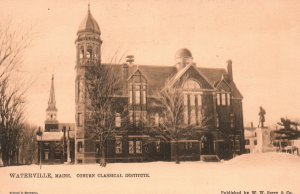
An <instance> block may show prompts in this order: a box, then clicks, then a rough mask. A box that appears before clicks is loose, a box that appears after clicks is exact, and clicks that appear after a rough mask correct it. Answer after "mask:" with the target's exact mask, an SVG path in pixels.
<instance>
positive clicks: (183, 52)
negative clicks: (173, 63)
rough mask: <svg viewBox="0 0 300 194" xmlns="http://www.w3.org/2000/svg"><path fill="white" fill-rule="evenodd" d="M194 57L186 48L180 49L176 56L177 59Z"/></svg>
mask: <svg viewBox="0 0 300 194" xmlns="http://www.w3.org/2000/svg"><path fill="white" fill-rule="evenodd" d="M190 57H192V53H191V51H189V50H188V49H186V48H182V49H179V50H178V51H177V52H176V54H175V59H177V58H190Z"/></svg>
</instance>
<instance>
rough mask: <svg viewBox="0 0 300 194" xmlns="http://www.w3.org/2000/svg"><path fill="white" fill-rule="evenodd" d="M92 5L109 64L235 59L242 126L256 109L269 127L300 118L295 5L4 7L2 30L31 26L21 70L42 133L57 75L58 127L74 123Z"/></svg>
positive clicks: (150, 0) (222, 63) (299, 27)
mask: <svg viewBox="0 0 300 194" xmlns="http://www.w3.org/2000/svg"><path fill="white" fill-rule="evenodd" d="M89 2H90V4H91V6H90V7H91V13H92V15H93V17H94V18H95V19H96V20H97V22H98V24H99V26H100V29H101V38H102V40H103V44H102V52H103V54H102V60H103V61H104V62H105V61H108V60H109V59H110V58H111V57H112V56H113V55H114V53H117V55H118V57H119V58H122V57H124V56H126V55H129V54H132V55H134V56H135V63H138V64H144V65H174V64H175V61H174V55H175V52H176V51H177V50H178V49H180V48H188V49H189V50H190V51H191V52H192V55H193V58H194V61H195V62H196V63H197V66H199V67H210V68H213V67H215V68H226V61H227V60H228V59H231V60H232V61H233V76H234V77H233V79H234V81H235V83H236V85H237V86H238V88H239V90H240V91H241V93H242V94H243V97H244V99H243V110H244V123H245V126H247V125H250V122H253V123H254V125H255V126H256V125H257V124H258V112H259V106H263V107H264V108H265V110H266V113H267V114H266V124H267V125H269V126H272V125H273V124H274V123H276V122H277V121H279V119H280V118H281V117H288V118H292V119H300V89H299V83H300V78H299V72H300V53H299V51H300V1H298V0H264V1H258V0H239V1H238V0H189V1H183V0H162V1H155V0H143V1H140V0H114V1H111V0H97V1H96V0H72V1H71V0H60V1H58V0H52V1H47V0H40V1H37V0H31V1H25V0H24V1H19V0H18V1H17V0H0V18H1V23H5V22H6V21H13V22H14V23H17V24H19V23H20V24H22V25H23V26H26V27H28V28H30V27H32V36H31V37H30V38H31V45H30V47H29V48H28V50H26V52H25V53H24V60H23V64H22V66H21V68H22V69H23V72H24V74H25V75H24V76H25V77H27V78H28V79H27V80H28V81H27V82H26V83H25V84H27V85H29V86H30V88H29V90H28V92H27V95H26V96H27V119H28V121H29V122H30V123H32V124H36V125H41V126H43V123H44V120H45V118H46V113H45V110H46V108H47V103H48V99H49V91H50V84H51V76H52V74H54V77H55V79H54V82H55V83H54V84H55V93H56V94H55V95H56V102H57V103H56V105H57V108H58V120H59V121H60V122H74V121H75V60H76V59H75V52H76V50H75V39H76V33H77V29H78V27H79V24H80V22H81V21H82V20H83V19H84V17H85V16H86V14H87V8H88V3H89ZM124 61H125V59H124Z"/></svg>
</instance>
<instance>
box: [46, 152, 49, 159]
mask: <svg viewBox="0 0 300 194" xmlns="http://www.w3.org/2000/svg"><path fill="white" fill-rule="evenodd" d="M45 160H49V152H45Z"/></svg>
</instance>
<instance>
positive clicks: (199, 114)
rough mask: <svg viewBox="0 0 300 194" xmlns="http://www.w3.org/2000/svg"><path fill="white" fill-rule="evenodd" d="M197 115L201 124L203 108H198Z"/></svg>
mask: <svg viewBox="0 0 300 194" xmlns="http://www.w3.org/2000/svg"><path fill="white" fill-rule="evenodd" d="M197 117H198V120H197V122H198V124H199V125H202V118H203V117H202V111H201V109H198V115H197Z"/></svg>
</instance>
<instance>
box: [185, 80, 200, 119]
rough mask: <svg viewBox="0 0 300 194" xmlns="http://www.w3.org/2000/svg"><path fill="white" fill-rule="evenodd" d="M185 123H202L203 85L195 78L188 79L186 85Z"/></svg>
mask: <svg viewBox="0 0 300 194" xmlns="http://www.w3.org/2000/svg"><path fill="white" fill-rule="evenodd" d="M183 89H184V96H183V102H184V113H183V121H184V124H192V125H194V124H200V120H202V96H201V91H200V90H201V85H200V84H199V83H198V82H197V81H194V80H187V81H186V82H185V83H184V85H183Z"/></svg>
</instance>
